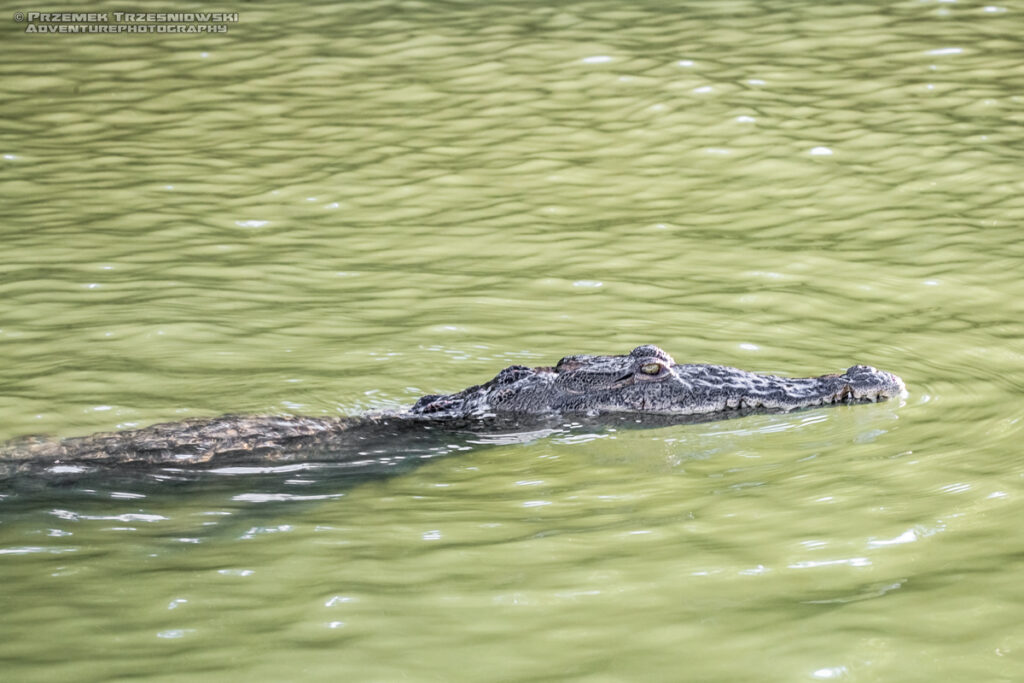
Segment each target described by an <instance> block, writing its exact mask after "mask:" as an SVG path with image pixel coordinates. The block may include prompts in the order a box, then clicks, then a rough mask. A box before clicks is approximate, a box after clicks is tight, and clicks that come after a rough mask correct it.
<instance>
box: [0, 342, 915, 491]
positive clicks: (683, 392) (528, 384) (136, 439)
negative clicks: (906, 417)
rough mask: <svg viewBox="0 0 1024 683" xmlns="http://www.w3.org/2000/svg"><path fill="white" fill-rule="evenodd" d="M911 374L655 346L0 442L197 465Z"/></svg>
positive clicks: (704, 413)
mask: <svg viewBox="0 0 1024 683" xmlns="http://www.w3.org/2000/svg"><path fill="white" fill-rule="evenodd" d="M904 391H905V388H904V385H903V382H902V380H900V378H899V377H897V376H896V375H893V374H891V373H888V372H885V371H882V370H877V369H875V368H872V367H869V366H866V365H855V366H853V367H851V368H849V369H848V370H846V371H845V372H843V373H841V374H830V375H822V376H819V377H811V378H787V377H777V376H774V375H759V374H756V373H752V372H747V371H745V370H739V369H737V368H731V367H727V366H722V365H702V364H677V363H676V362H675V361H674V360H673V359H672V357H671V356H670V355H668V353H666V352H665V351H663V350H662V349H660V348H658V347H657V346H653V345H645V346H638V347H637V348H635V349H633V351H631V352H630V353H629V354H626V355H621V356H584V355H578V356H566V357H565V358H562V359H561V360H560V361H558V363H557V364H556V365H555V366H554V367H538V368H528V367H525V366H521V365H513V366H511V367H508V368H505V369H504V370H502V371H501V372H500V373H498V375H497V376H496V377H494V379H492V380H490V381H489V382H486V383H484V384H480V385H477V386H472V387H469V388H468V389H464V390H463V391H460V392H458V393H455V394H447V395H430V396H424V397H423V398H421V399H420V400H419V401H417V402H416V404H415V405H413V406H412V407H411V408H409V409H408V410H404V411H396V412H393V413H379V414H368V415H364V416H358V417H352V418H340V417H335V418H315V417H273V416H233V415H227V416H222V417H217V418H210V419H192V420H185V421H182V422H169V423H164V424H157V425H152V426H150V427H146V428H143V429H135V430H129V431H123V432H109V433H100V434H93V435H91V436H85V437H76V438H70V439H64V440H61V441H53V440H46V439H39V438H34V437H33V438H26V439H21V440H18V441H15V442H12V443H10V444H7V445H4V446H0V470H8V471H10V470H19V469H25V468H28V467H30V466H34V467H39V466H43V467H53V466H58V467H60V466H71V467H73V466H75V465H76V464H89V463H98V464H132V463H139V464H157V465H196V464H203V463H216V464H220V463H228V462H232V463H234V462H243V461H244V462H260V461H281V460H290V459H295V458H299V457H308V456H309V454H325V455H326V454H343V455H346V456H348V457H367V456H368V455H372V452H371V453H368V452H367V451H366V450H365V448H363V446H368V445H369V443H370V442H371V441H372V440H374V439H376V440H379V439H381V438H382V437H388V436H391V435H396V434H399V433H401V434H410V433H413V434H419V435H429V434H437V433H442V434H443V433H444V432H446V431H447V432H451V431H459V430H471V431H483V430H493V431H500V430H502V429H505V430H509V429H516V428H522V427H523V426H524V425H525V426H536V425H539V424H545V423H546V424H550V423H551V422H552V421H557V420H560V419H562V418H574V419H575V418H585V419H588V420H592V421H614V420H617V419H618V420H621V419H622V418H624V417H633V418H636V419H644V418H651V417H654V418H659V419H661V421H663V422H703V421H708V420H718V419H727V418H731V417H738V416H741V415H746V414H750V413H752V412H788V411H791V410H797V409H801V408H809V407H813V406H819V405H826V404H835V403H867V402H875V401H882V400H885V399H888V398H892V397H894V396H898V395H900V394H902V393H903V392H904Z"/></svg>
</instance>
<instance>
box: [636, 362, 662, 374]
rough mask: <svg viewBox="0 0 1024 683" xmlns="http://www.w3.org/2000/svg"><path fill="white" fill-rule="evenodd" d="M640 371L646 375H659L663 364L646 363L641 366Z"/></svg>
mask: <svg viewBox="0 0 1024 683" xmlns="http://www.w3.org/2000/svg"><path fill="white" fill-rule="evenodd" d="M640 372H642V373H644V374H645V375H657V374H658V373H659V372H661V364H660V363H644V364H643V365H641V366H640Z"/></svg>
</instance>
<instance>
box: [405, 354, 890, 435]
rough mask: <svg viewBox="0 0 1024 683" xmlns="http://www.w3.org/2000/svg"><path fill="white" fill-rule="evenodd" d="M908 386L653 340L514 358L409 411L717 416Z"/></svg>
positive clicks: (859, 369)
mask: <svg viewBox="0 0 1024 683" xmlns="http://www.w3.org/2000/svg"><path fill="white" fill-rule="evenodd" d="M904 391H905V388H904V385H903V381H902V380H901V379H900V378H899V377H897V376H896V375H893V374H891V373H888V372H884V371H882V370H876V369H875V368H872V367H870V366H867V365H854V366H853V367H851V368H849V369H847V370H846V371H845V372H843V373H839V374H831V375H822V376H820V377H810V378H789V377H777V376H774V375H759V374H755V373H752V372H747V371H745V370H739V369H736V368H731V367H727V366H723V365H701V364H678V363H676V362H675V361H674V360H673V359H672V356H670V355H668V353H666V352H665V351H663V350H662V349H660V348H658V347H657V346H653V345H650V344H648V345H645V346H638V347H636V348H635V349H633V350H632V351H631V352H630V353H629V354H627V355H624V356H582V355H581V356H566V357H565V358H563V359H562V360H560V361H558V364H557V365H555V366H554V367H539V368H528V367H525V366H522V365H513V366H511V367H508V368H505V369H504V370H502V371H501V372H500V373H498V375H497V376H496V377H495V378H494V379H492V380H491V381H489V382H487V383H485V384H481V385H478V386H473V387H469V388H468V389H465V390H463V391H460V392H458V393H456V394H449V395H446V396H424V397H423V398H421V399H420V400H419V401H418V402H417V403H416V405H415V406H413V407H412V409H411V412H412V413H413V414H417V415H437V416H438V417H448V416H452V417H475V416H488V415H552V414H560V415H584V416H596V415H601V414H606V413H635V414H640V415H665V416H705V417H706V418H708V419H716V418H717V417H723V418H724V417H730V416H732V415H737V414H745V413H748V412H787V411H790V410H796V409H799V408H808V407H811V406H818V405H826V404H833V403H868V402H875V401H882V400H885V399H888V398H892V397H894V396H898V395H900V394H902V393H903V392H904Z"/></svg>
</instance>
